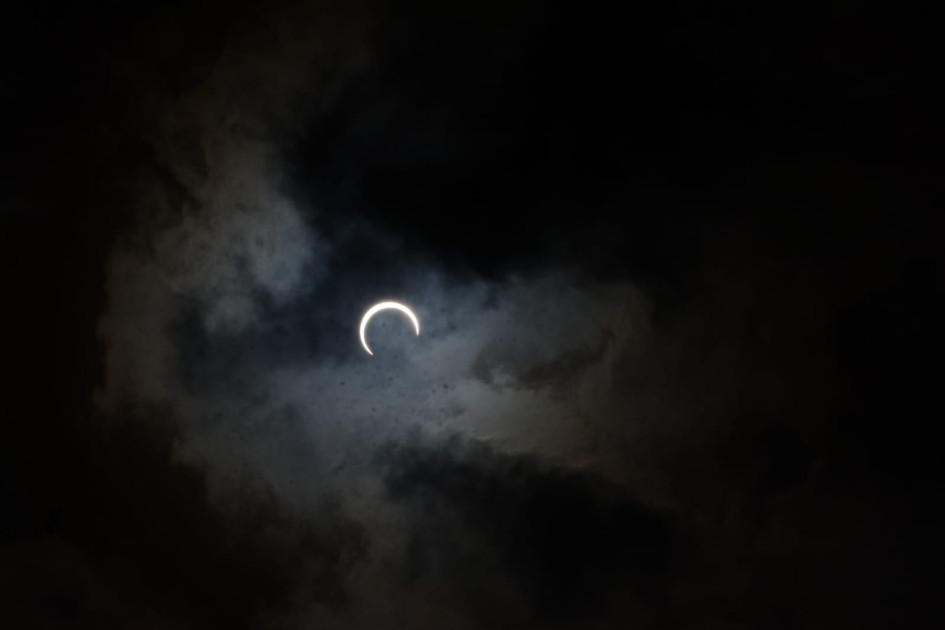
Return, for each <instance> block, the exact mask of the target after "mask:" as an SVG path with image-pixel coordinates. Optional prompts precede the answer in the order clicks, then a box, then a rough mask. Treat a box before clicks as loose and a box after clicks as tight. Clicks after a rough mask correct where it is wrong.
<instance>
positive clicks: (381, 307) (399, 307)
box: [361, 302, 420, 356]
mask: <svg viewBox="0 0 945 630" xmlns="http://www.w3.org/2000/svg"><path fill="white" fill-rule="evenodd" d="M386 310H395V311H400V312H401V313H403V314H404V315H406V316H407V317H409V318H410V321H412V322H413V328H414V330H416V331H417V336H419V335H420V320H419V319H417V316H416V315H414V314H413V311H411V310H410V309H409V308H407V307H406V306H404V305H403V304H401V303H400V302H378V303H377V304H375V305H374V306H372V307H371V308H369V309H368V310H367V312H366V313H365V314H364V317H362V318H361V345H362V346H364V349H365V350H367V353H368V354H370V355H371V356H373V355H374V353H373V352H371V348H370V347H368V343H367V339H366V338H365V336H364V333H365V331H366V330H367V325H368V323H369V322H370V321H371V318H372V317H374V316H375V315H376V314H377V313H379V312H381V311H386Z"/></svg>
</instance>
